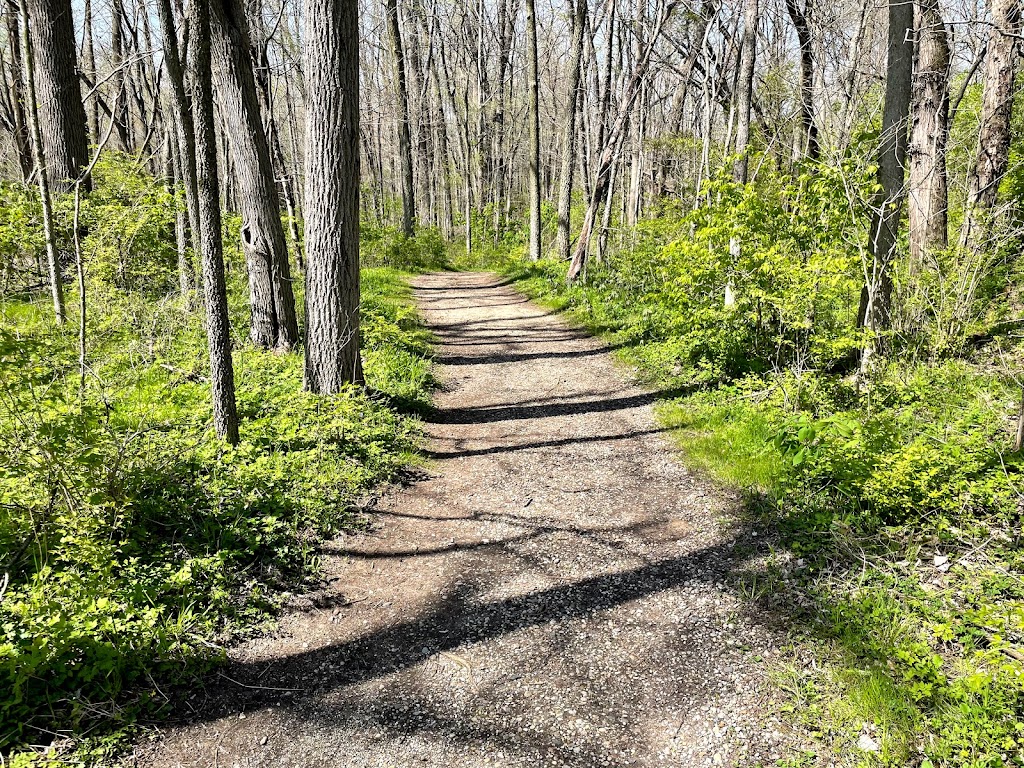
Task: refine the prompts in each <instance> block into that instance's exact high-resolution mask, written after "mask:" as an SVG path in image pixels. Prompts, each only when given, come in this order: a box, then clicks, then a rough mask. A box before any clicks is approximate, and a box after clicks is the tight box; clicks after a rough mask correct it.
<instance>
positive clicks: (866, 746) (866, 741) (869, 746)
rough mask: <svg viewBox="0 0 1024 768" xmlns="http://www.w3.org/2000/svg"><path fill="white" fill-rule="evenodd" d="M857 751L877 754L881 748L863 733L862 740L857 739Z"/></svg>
mask: <svg viewBox="0 0 1024 768" xmlns="http://www.w3.org/2000/svg"><path fill="white" fill-rule="evenodd" d="M857 749H861V750H863V751H865V752H877V751H878V750H879V749H880V747H879V745H878V742H877V741H875V740H874V739H872V738H871V737H870V736H868V735H867V734H866V733H862V734H861V735H860V738H859V739H857Z"/></svg>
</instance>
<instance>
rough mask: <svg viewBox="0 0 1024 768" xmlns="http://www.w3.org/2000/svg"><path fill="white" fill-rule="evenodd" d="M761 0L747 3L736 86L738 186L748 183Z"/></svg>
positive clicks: (734, 173) (734, 170)
mask: <svg viewBox="0 0 1024 768" xmlns="http://www.w3.org/2000/svg"><path fill="white" fill-rule="evenodd" d="M757 22H758V6H757V0H744V4H743V43H742V44H741V47H740V61H739V74H738V79H737V82H736V99H735V104H736V154H737V155H738V157H737V158H736V161H735V162H734V163H733V166H732V177H733V180H734V181H735V182H736V183H737V184H746V183H747V164H748V162H747V161H748V158H747V145H748V144H749V143H750V112H751V107H752V104H753V96H754V60H755V58H756V56H757Z"/></svg>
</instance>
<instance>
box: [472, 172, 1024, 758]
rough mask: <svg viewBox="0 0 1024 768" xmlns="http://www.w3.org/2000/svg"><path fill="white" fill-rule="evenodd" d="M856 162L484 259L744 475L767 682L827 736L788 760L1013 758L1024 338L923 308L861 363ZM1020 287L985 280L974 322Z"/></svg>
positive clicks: (1023, 690)
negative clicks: (861, 369)
mask: <svg viewBox="0 0 1024 768" xmlns="http://www.w3.org/2000/svg"><path fill="white" fill-rule="evenodd" d="M859 172H861V171H859V170H858V169H856V168H846V169H819V171H818V173H816V174H815V175H814V176H813V178H811V177H801V178H799V179H797V180H796V181H787V180H786V179H782V178H779V177H777V176H772V175H771V174H768V173H763V174H762V177H761V178H759V180H758V181H757V182H756V183H753V184H750V185H747V186H746V187H736V186H735V185H732V184H731V182H728V181H721V180H719V181H715V182H713V183H712V184H711V185H709V187H708V188H707V194H706V199H707V202H706V204H704V205H702V206H700V207H699V208H698V210H697V211H696V212H694V213H690V212H683V211H680V210H678V209H673V208H667V209H664V210H662V211H660V212H654V213H652V214H651V217H650V219H649V220H645V221H644V222H642V223H641V224H640V225H638V227H637V228H635V229H632V230H626V229H617V230H615V231H613V233H612V235H611V238H610V247H609V248H608V249H607V250H606V255H605V260H604V262H603V263H596V264H591V265H590V266H589V268H588V272H589V274H588V275H587V277H586V279H585V281H583V282H582V283H578V284H575V285H572V286H568V285H567V284H566V282H565V271H566V264H565V263H564V262H561V261H558V260H555V259H551V258H548V259H543V260H541V261H539V262H535V263H531V262H529V261H527V260H526V259H525V254H524V251H523V248H522V245H521V237H520V238H519V239H518V240H511V241H509V242H506V243H505V244H504V245H497V246H491V245H487V246H485V247H482V248H481V249H480V252H481V257H480V258H478V260H477V266H478V267H479V266H486V267H488V268H491V269H496V270H498V271H499V272H502V273H503V274H506V275H508V276H510V277H511V278H513V279H514V280H515V281H516V284H517V285H518V286H519V287H520V288H521V289H523V290H525V291H526V292H527V293H528V294H529V295H531V296H532V297H534V298H536V299H538V300H540V301H542V302H543V303H545V304H546V305H548V306H551V307H553V308H555V309H557V310H560V311H562V312H564V313H565V314H566V315H567V316H568V317H570V318H571V319H572V320H574V321H575V322H577V323H579V324H581V325H583V326H584V327H586V328H587V329H589V330H590V331H592V332H595V333H598V334H601V335H603V336H604V338H605V339H606V340H607V341H608V343H609V345H610V346H611V347H612V348H613V349H615V350H616V352H617V354H618V355H619V356H620V357H621V358H622V359H623V360H624V361H625V362H626V363H628V364H630V365H631V366H632V367H634V368H635V370H636V371H637V373H638V375H639V377H640V378H641V379H643V380H645V381H647V382H648V383H649V385H650V386H652V387H654V388H656V389H658V390H660V391H661V392H662V393H663V399H662V401H661V404H660V406H659V416H660V418H661V420H662V421H663V423H664V424H666V425H667V426H669V427H670V428H672V431H673V434H674V435H675V438H676V439H677V440H678V442H679V444H680V445H681V447H682V448H683V450H684V452H685V453H686V456H687V460H688V461H689V462H690V463H691V464H693V465H695V466H697V467H700V468H702V469H703V470H705V471H707V472H708V473H710V474H711V475H713V476H714V477H716V478H718V479H719V480H721V481H723V482H726V483H728V484H730V485H732V486H734V487H739V488H742V489H744V492H745V494H746V498H747V504H746V511H745V518H746V519H745V520H744V521H743V524H745V525H748V526H751V527H755V528H757V529H761V530H765V529H767V530H770V531H771V532H772V537H771V539H770V541H771V546H770V554H769V555H768V556H767V558H766V559H764V560H759V561H757V562H754V563H751V564H749V566H748V567H747V568H746V569H744V570H742V571H740V572H737V574H736V575H735V579H734V582H735V583H734V586H735V588H736V589H737V590H738V591H739V592H740V594H742V595H744V596H745V597H748V598H750V599H751V600H754V601H758V602H760V603H762V605H763V606H764V607H765V608H766V609H767V610H766V611H765V613H764V615H768V616H775V617H777V618H778V620H779V622H780V623H781V624H782V625H783V626H785V627H787V628H789V629H790V630H791V632H792V637H793V646H792V648H791V650H790V653H789V656H788V659H789V660H788V662H780V663H779V664H778V666H777V668H776V679H777V682H778V684H779V686H780V688H781V689H782V690H783V691H784V692H785V693H786V697H787V699H788V701H789V704H788V707H789V709H790V712H791V717H792V718H793V719H794V720H795V721H797V722H799V723H801V724H802V725H803V726H804V727H805V728H806V729H807V730H808V731H810V732H811V733H813V734H814V735H815V736H816V737H817V738H818V739H819V742H820V743H821V744H822V745H823V751H822V752H821V753H820V754H807V755H797V756H792V757H790V758H787V761H788V762H787V763H786V764H792V765H797V764H799V765H813V764H829V763H836V762H838V763H840V764H843V765H887V766H903V765H914V766H970V767H971V768H996V767H998V766H1008V765H1024V677H1022V672H1024V582H1022V573H1024V550H1022V541H1021V523H1022V509H1024V504H1022V500H1024V495H1022V492H1024V483H1022V469H1024V457H1022V456H1021V455H1020V454H1019V453H1014V452H1013V451H1012V443H1013V440H1012V437H1013V432H1014V430H1015V425H1016V416H1017V409H1018V407H1019V403H1020V391H1021V387H1020V382H1019V381H1018V379H1017V378H1016V376H1015V371H1016V369H1017V367H1018V365H1017V363H1019V362H1020V360H1021V358H1022V356H1024V355H1022V351H1021V349H1020V348H1019V347H1017V346H1015V344H1014V343H1013V342H1012V340H1009V339H1005V338H998V337H997V338H996V339H994V340H993V341H992V342H991V343H990V344H989V345H988V346H987V347H982V348H975V347H972V346H970V345H969V344H965V343H963V341H961V342H960V343H959V344H951V343H950V342H949V339H948V337H946V338H944V339H943V341H942V342H941V343H940V342H938V341H936V338H937V337H938V332H937V331H934V332H933V330H932V329H933V328H935V329H937V328H939V327H940V326H941V325H942V324H941V322H940V321H941V318H933V319H931V320H929V319H928V318H925V319H923V320H922V318H921V317H920V316H918V317H917V318H916V320H915V322H916V323H917V325H916V327H915V328H914V329H912V331H905V332H904V334H903V335H901V336H899V337H893V338H892V339H891V340H890V342H889V343H890V345H891V348H892V350H893V353H892V355H891V358H890V362H889V363H888V364H887V365H882V366H878V367H877V368H876V369H874V370H873V371H872V372H871V374H870V376H869V377H868V378H866V379H861V380H858V378H857V377H856V376H855V375H853V373H852V372H851V370H852V368H851V366H850V360H851V358H852V356H853V355H854V354H855V353H856V350H857V348H858V347H859V346H860V345H862V344H863V343H864V342H865V340H864V338H863V336H862V334H860V333H858V332H857V331H856V330H855V322H854V320H855V317H856V309H857V298H858V292H859V286H860V280H861V279H862V278H861V276H860V274H859V270H860V265H861V261H860V258H859V256H858V254H857V252H856V250H855V249H851V245H850V244H851V243H856V242H866V232H864V231H863V230H862V227H863V222H864V221H866V219H867V217H865V216H853V215H850V209H849V205H850V204H849V201H848V199H846V198H844V196H843V194H842V187H843V183H842V181H843V179H849V178H852V177H855V176H856V174H857V173H859ZM864 184H865V185H866V188H868V189H870V181H869V179H868V177H867V176H865V179H864ZM861 213H862V211H861ZM731 238H737V239H738V240H739V241H740V242H741V243H742V252H741V253H740V254H739V256H738V257H737V256H736V254H735V253H730V248H729V243H730V239H731ZM506 240H508V239H506ZM1007 274H1010V275H1011V276H1012V270H1007ZM897 277H898V278H899V282H898V285H897V290H898V291H899V292H900V297H902V298H906V300H907V303H908V305H909V304H910V300H911V299H912V294H913V290H914V286H913V285H912V284H911V282H910V280H909V279H908V276H907V275H898V276H897ZM727 287H728V291H729V294H730V298H731V301H726V300H725V296H726V289H727ZM1013 290H1014V289H1013V284H1012V282H1011V284H1009V285H1006V284H1002V285H1000V284H995V283H994V284H993V286H991V287H990V291H994V293H991V292H990V293H989V294H988V295H986V296H984V297H981V298H980V299H979V302H980V304H981V306H982V307H984V308H985V309H983V311H981V312H979V313H978V314H976V315H975V317H976V318H977V320H976V321H975V324H974V325H973V327H972V328H971V330H972V331H973V332H975V333H978V334H979V335H980V336H982V337H983V336H984V335H985V329H986V327H990V326H986V325H985V323H986V322H990V323H992V322H994V321H995V320H997V319H998V318H999V317H1001V316H1005V314H1006V313H1007V312H1008V311H1010V309H1009V306H1008V299H1007V296H1008V295H1010V294H1012V292H1013ZM1000 306H1004V309H1003V310H1002V312H1000V311H999V310H998V309H995V310H993V308H998V307H1000ZM913 309H914V311H915V312H919V310H920V308H919V307H913ZM929 323H931V325H929ZM929 334H932V335H929ZM922 350H938V352H939V353H938V354H935V355H933V356H930V357H929V356H927V355H922V354H921V352H922ZM954 351H955V354H953V352H954Z"/></svg>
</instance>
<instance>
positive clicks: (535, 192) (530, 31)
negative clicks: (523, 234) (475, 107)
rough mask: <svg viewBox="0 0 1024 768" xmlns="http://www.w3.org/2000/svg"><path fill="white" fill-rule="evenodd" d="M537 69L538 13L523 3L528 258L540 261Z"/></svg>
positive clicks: (530, 2) (528, 2)
mask: <svg viewBox="0 0 1024 768" xmlns="http://www.w3.org/2000/svg"><path fill="white" fill-rule="evenodd" d="M537 70H538V67H537V14H536V10H535V8H534V0H526V80H527V82H526V90H527V97H528V99H529V111H528V115H527V122H528V126H527V129H528V131H529V141H530V146H529V149H528V150H527V163H528V168H527V178H526V183H527V186H528V187H529V190H530V258H531V259H532V260H533V261H538V260H540V235H541V232H540V226H541V222H540V81H539V76H538V72H537Z"/></svg>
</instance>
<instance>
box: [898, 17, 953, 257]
mask: <svg viewBox="0 0 1024 768" xmlns="http://www.w3.org/2000/svg"><path fill="white" fill-rule="evenodd" d="M914 26H915V27H916V31H917V36H916V37H917V51H916V57H915V66H914V79H913V83H912V94H911V102H912V103H911V136H910V148H909V149H908V155H909V159H910V180H909V186H908V191H909V195H908V205H909V211H908V213H909V217H908V228H909V234H910V264H911V269H917V268H918V267H920V266H921V265H922V264H924V262H925V259H926V256H927V255H928V254H929V253H933V252H935V251H941V250H944V249H945V248H946V246H947V244H948V239H947V238H948V234H947V225H946V216H947V206H948V194H947V187H946V140H947V138H948V137H949V63H950V55H949V38H948V37H947V35H946V26H945V24H944V22H943V20H942V12H941V10H940V9H939V3H938V0H917V2H916V3H915V14H914Z"/></svg>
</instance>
